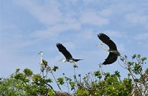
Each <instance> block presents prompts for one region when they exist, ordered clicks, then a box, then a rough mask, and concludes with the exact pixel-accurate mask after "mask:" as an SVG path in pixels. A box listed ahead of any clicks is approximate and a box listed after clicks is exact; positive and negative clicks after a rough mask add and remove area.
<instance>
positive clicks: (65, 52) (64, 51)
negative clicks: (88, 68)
mask: <svg viewBox="0 0 148 96" xmlns="http://www.w3.org/2000/svg"><path fill="white" fill-rule="evenodd" d="M56 46H57V48H58V49H59V51H60V52H61V53H62V54H63V55H64V56H65V58H66V59H62V60H60V61H62V62H70V63H74V64H75V62H77V61H79V60H82V59H74V58H73V57H72V55H71V54H70V52H69V51H68V50H67V49H66V48H65V47H64V46H63V45H62V44H61V43H57V44H56Z"/></svg>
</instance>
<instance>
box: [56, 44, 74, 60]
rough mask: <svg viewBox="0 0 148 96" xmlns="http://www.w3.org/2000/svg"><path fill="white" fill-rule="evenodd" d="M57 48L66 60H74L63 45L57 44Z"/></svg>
mask: <svg viewBox="0 0 148 96" xmlns="http://www.w3.org/2000/svg"><path fill="white" fill-rule="evenodd" d="M56 46H57V48H58V49H59V51H60V52H61V53H62V54H63V55H64V56H65V58H66V59H70V58H72V55H71V54H70V52H69V51H68V50H67V49H66V48H65V47H64V46H63V45H62V44H61V43H57V44H56Z"/></svg>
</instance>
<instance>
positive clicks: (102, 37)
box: [98, 33, 120, 65]
mask: <svg viewBox="0 0 148 96" xmlns="http://www.w3.org/2000/svg"><path fill="white" fill-rule="evenodd" d="M98 38H99V39H100V40H101V41H102V42H103V43H105V44H107V45H108V47H109V49H106V48H105V47H104V46H103V45H102V44H98V46H101V47H102V48H103V49H104V50H106V51H108V52H110V53H109V55H108V57H107V58H106V59H105V61H104V62H103V63H102V64H103V65H107V64H112V63H114V62H115V61H116V60H117V58H118V56H120V53H119V51H118V50H117V47H116V44H115V43H114V42H113V41H112V40H111V39H110V38H109V37H108V36H107V35H106V34H103V33H100V34H98Z"/></svg>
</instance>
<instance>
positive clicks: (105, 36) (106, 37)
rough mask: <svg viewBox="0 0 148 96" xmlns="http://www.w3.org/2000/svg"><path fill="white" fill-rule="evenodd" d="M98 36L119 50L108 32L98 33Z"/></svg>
mask: <svg viewBox="0 0 148 96" xmlns="http://www.w3.org/2000/svg"><path fill="white" fill-rule="evenodd" d="M98 38H99V39H100V40H101V41H102V42H103V43H105V44H107V45H108V46H109V48H110V49H111V50H117V47H116V44H115V43H114V42H113V41H112V40H111V39H110V38H109V37H108V36H107V35H106V34H103V33H100V34H98Z"/></svg>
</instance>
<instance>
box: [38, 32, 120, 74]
mask: <svg viewBox="0 0 148 96" xmlns="http://www.w3.org/2000/svg"><path fill="white" fill-rule="evenodd" d="M97 36H98V38H99V39H100V40H101V41H102V42H103V43H105V44H106V45H108V47H109V49H106V48H105V47H104V46H103V44H97V46H101V47H102V48H103V49H104V50H106V51H107V52H109V55H108V56H107V58H106V59H105V61H104V62H103V63H102V65H108V64H112V63H114V62H115V61H116V60H117V58H118V56H120V52H119V51H118V50H117V46H116V44H115V43H114V42H113V41H112V40H111V39H110V38H109V37H108V36H107V35H106V34H104V33H99V34H98V35H97ZM56 47H57V48H58V50H59V52H61V53H62V54H63V55H64V56H65V59H62V60H60V61H61V62H70V63H74V64H75V62H77V61H80V60H82V59H75V58H73V56H72V55H71V54H70V52H69V51H68V50H67V49H66V47H64V46H63V45H62V44H61V43H57V44H56ZM40 54H41V55H43V53H42V51H41V52H40ZM42 64H43V63H42V58H41V71H43V70H42V69H44V68H43V65H42Z"/></svg>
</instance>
